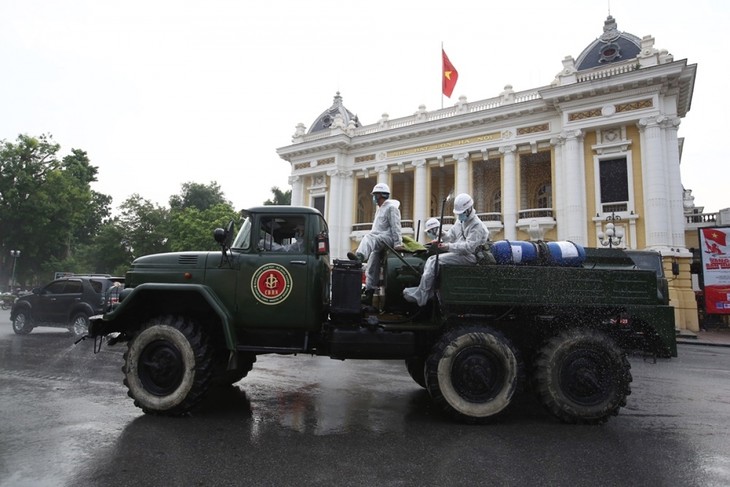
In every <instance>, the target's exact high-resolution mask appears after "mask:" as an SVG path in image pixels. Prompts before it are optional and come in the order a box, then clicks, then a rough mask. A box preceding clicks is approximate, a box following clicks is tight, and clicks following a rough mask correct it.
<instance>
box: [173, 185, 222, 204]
mask: <svg viewBox="0 0 730 487" xmlns="http://www.w3.org/2000/svg"><path fill="white" fill-rule="evenodd" d="M218 204H228V205H230V204H231V202H230V201H228V200H226V199H225V197H224V196H223V192H222V191H221V187H220V185H219V184H218V183H217V182H215V181H211V182H210V184H207V185H205V184H199V183H194V182H187V183H184V184H183V185H182V191H181V192H180V194H176V195H172V196H170V210H171V211H176V210H182V209H185V208H196V209H198V210H200V211H204V210H207V209H208V208H210V207H212V206H215V205H218Z"/></svg>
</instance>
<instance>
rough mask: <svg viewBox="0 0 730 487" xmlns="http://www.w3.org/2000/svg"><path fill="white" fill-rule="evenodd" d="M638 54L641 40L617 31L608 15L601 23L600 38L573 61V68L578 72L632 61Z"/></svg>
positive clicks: (612, 19) (613, 21) (613, 20)
mask: <svg viewBox="0 0 730 487" xmlns="http://www.w3.org/2000/svg"><path fill="white" fill-rule="evenodd" d="M640 52H641V39H639V38H638V37H636V36H635V35H633V34H629V33H626V32H621V31H620V30H618V26H617V25H616V20H615V19H614V18H613V17H611V16H610V15H609V16H608V17H607V18H606V21H605V22H604V23H603V34H601V37H599V38H598V39H596V40H595V41H593V42H591V43H590V44H589V45H588V47H586V48H585V49H584V50H583V52H582V53H581V54H580V56H578V59H577V60H576V61H575V66H576V69H577V70H578V71H581V70H584V69H591V68H596V67H599V66H605V65H606V64H609V63H615V62H622V61H627V60H629V59H633V58H635V57H638V55H639V53H640Z"/></svg>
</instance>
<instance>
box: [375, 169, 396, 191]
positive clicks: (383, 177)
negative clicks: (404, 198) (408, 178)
mask: <svg viewBox="0 0 730 487" xmlns="http://www.w3.org/2000/svg"><path fill="white" fill-rule="evenodd" d="M375 170H376V171H377V172H378V182H379V183H385V184H387V185H388V186H390V181H389V180H388V179H389V178H388V176H389V174H388V166H380V167H376V168H375ZM392 189H393V188H391V191H392Z"/></svg>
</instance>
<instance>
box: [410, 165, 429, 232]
mask: <svg viewBox="0 0 730 487" xmlns="http://www.w3.org/2000/svg"><path fill="white" fill-rule="evenodd" d="M411 165H412V166H413V167H414V168H415V170H414V175H413V231H414V232H415V231H416V229H417V228H418V227H419V225H418V222H419V221H420V222H421V225H420V228H421V230H423V226H424V225H425V224H426V220H428V204H429V199H430V198H429V191H428V180H427V178H426V172H427V169H426V159H418V160H417V161H413V162H411ZM415 239H416V240H419V241H420V240H421V236H420V235H415Z"/></svg>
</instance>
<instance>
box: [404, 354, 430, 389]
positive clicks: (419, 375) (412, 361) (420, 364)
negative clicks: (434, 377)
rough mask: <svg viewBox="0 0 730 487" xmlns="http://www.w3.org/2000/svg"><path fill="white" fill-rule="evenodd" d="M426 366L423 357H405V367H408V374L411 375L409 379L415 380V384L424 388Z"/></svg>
mask: <svg viewBox="0 0 730 487" xmlns="http://www.w3.org/2000/svg"><path fill="white" fill-rule="evenodd" d="M425 366H426V359H424V358H423V357H415V358H407V359H406V369H408V374H409V375H410V376H411V379H413V380H414V381H416V384H418V385H419V386H421V387H423V388H424V389H425V388H426V372H425V371H424V367H425Z"/></svg>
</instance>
